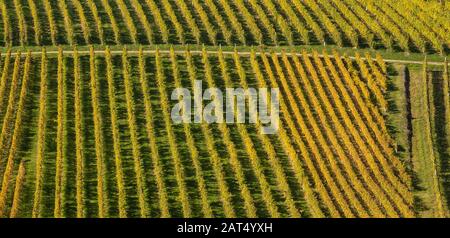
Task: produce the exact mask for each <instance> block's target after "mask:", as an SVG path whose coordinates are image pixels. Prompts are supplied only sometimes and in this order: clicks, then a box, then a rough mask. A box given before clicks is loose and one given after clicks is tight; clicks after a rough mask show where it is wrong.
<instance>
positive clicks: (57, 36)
mask: <svg viewBox="0 0 450 238" xmlns="http://www.w3.org/2000/svg"><path fill="white" fill-rule="evenodd" d="M0 7H1V16H2V21H0V29H1V30H0V45H2V46H30V45H36V46H45V45H64V44H68V45H90V44H101V45H120V44H146V45H147V44H200V45H201V44H207V45H236V44H237V45H310V44H313V45H337V46H339V47H344V46H345V47H355V48H369V47H370V48H374V49H379V48H384V49H389V50H400V51H406V52H437V53H440V54H444V53H445V52H448V50H449V46H450V35H449V34H448V32H449V31H450V22H449V20H448V19H449V17H450V13H449V12H450V9H449V6H448V4H447V5H446V6H441V4H439V3H438V2H433V1H426V2H425V1H422V0H414V1H410V0H399V1H392V0H382V1H377V0H369V1H367V0H364V1H363V0H332V1H329V0H305V1H298V0H282V1H273V0H261V1H256V0H249V1H244V0H238V1H225V0H204V1H199V0H194V1H175V0H160V1H155V0H118V1H110V0H64V1H53V0H27V1H25V0H11V1H1V5H0Z"/></svg>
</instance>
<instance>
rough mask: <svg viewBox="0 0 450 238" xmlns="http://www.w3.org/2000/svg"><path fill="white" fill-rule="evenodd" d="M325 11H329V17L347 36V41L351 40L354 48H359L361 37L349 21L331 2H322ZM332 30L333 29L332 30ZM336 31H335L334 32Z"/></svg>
mask: <svg viewBox="0 0 450 238" xmlns="http://www.w3.org/2000/svg"><path fill="white" fill-rule="evenodd" d="M320 4H321V5H322V7H323V9H325V10H326V11H328V13H329V15H330V16H331V18H332V19H334V21H335V22H336V24H337V25H338V27H339V28H340V29H341V30H342V32H343V33H344V34H345V35H346V37H347V39H349V40H350V43H351V45H352V46H353V47H355V48H356V47H358V46H359V37H358V33H357V32H356V29H354V28H353V26H351V25H350V24H349V23H347V21H346V20H345V19H344V18H343V17H342V16H341V13H339V11H338V10H337V9H336V8H335V7H334V6H333V5H332V3H331V2H329V1H320ZM330 30H332V29H330ZM333 31H334V30H333Z"/></svg>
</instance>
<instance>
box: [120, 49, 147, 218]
mask: <svg viewBox="0 0 450 238" xmlns="http://www.w3.org/2000/svg"><path fill="white" fill-rule="evenodd" d="M122 64H123V71H122V72H123V78H124V84H125V97H126V101H127V114H128V128H129V129H130V137H131V147H132V151H133V160H134V171H135V173H136V189H137V194H138V200H139V209H140V215H141V217H148V216H149V208H148V205H147V202H146V197H147V187H146V185H145V176H144V172H143V168H142V158H141V152H140V147H141V146H140V145H139V141H138V133H137V126H136V116H135V106H134V100H133V98H134V96H133V85H132V83H131V79H130V66H129V64H128V55H127V51H126V49H124V50H123V54H122Z"/></svg>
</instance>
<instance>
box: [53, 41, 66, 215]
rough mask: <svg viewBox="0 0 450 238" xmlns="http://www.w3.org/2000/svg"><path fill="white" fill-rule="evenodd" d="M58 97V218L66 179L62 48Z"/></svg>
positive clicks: (55, 213) (56, 181)
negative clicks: (64, 178)
mask: <svg viewBox="0 0 450 238" xmlns="http://www.w3.org/2000/svg"><path fill="white" fill-rule="evenodd" d="M57 74H58V76H57V82H58V99H57V105H58V106H57V113H58V116H57V132H56V173H55V209H54V213H53V215H54V216H55V217H56V218H61V217H63V216H64V215H63V204H64V201H63V199H64V196H63V191H64V188H63V187H64V185H63V184H64V181H63V169H64V165H63V164H64V160H65V159H64V130H65V128H64V121H65V120H64V119H65V118H64V117H65V116H64V115H65V113H64V101H65V100H64V99H65V90H64V83H65V80H64V79H65V78H64V59H63V51H62V48H59V50H58V73H57Z"/></svg>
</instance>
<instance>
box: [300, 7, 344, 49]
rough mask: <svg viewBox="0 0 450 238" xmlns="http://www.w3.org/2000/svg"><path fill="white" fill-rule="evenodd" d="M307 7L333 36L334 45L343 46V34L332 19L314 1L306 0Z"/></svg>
mask: <svg viewBox="0 0 450 238" xmlns="http://www.w3.org/2000/svg"><path fill="white" fill-rule="evenodd" d="M304 2H305V4H306V5H308V7H309V8H310V9H311V10H312V12H313V13H314V14H315V15H316V16H317V17H318V18H319V19H320V22H321V23H322V24H323V25H324V27H325V29H326V30H327V31H328V32H329V34H330V35H331V38H332V39H333V41H334V43H335V44H336V45H338V46H343V45H344V43H343V40H342V36H341V33H340V32H339V30H338V29H337V28H336V25H335V24H334V23H333V22H332V21H331V20H330V18H329V17H328V16H327V14H325V13H324V12H323V11H322V9H321V7H320V6H319V5H318V4H317V3H316V2H315V1H313V0H305V1H304Z"/></svg>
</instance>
